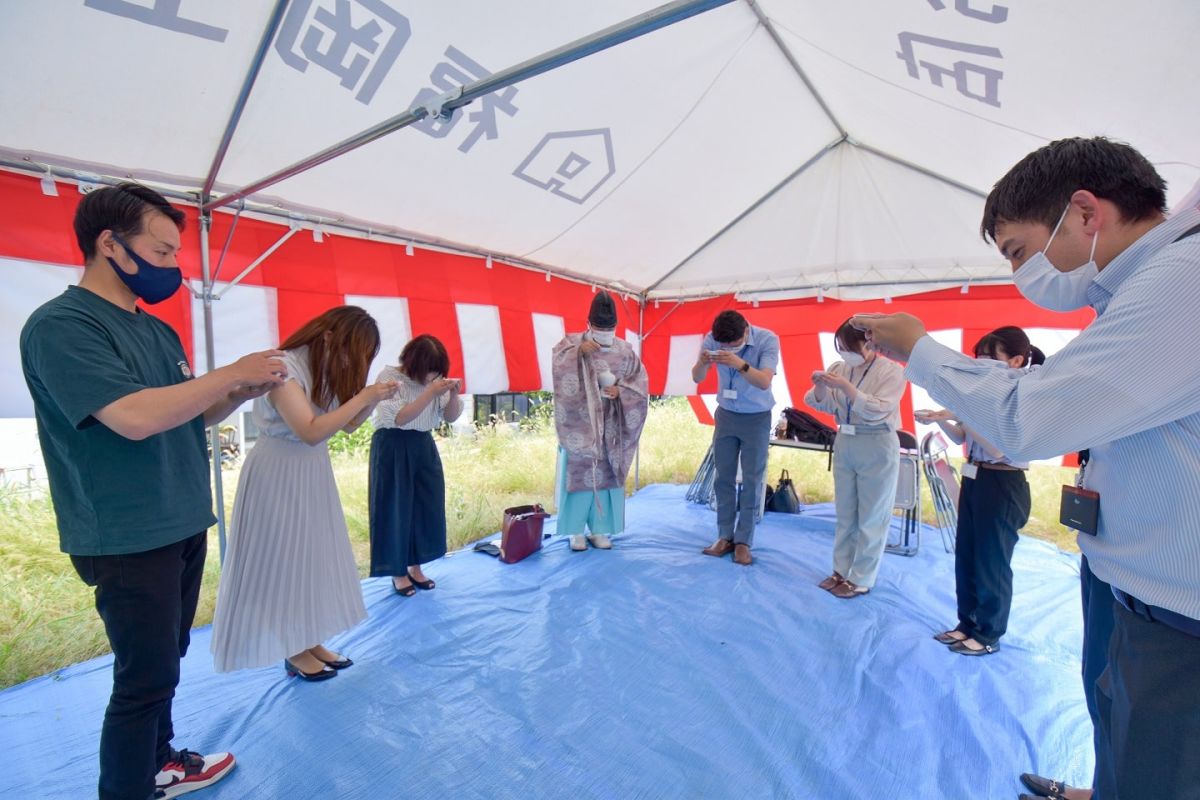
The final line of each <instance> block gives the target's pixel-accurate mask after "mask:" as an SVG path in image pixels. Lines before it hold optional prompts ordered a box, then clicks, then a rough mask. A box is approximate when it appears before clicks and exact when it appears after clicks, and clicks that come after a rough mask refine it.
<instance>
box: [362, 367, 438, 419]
mask: <svg viewBox="0 0 1200 800" xmlns="http://www.w3.org/2000/svg"><path fill="white" fill-rule="evenodd" d="M380 381H396V382H397V383H399V384H400V386H399V389H398V391H397V392H396V396H395V397H393V398H392V399H390V400H384V401H383V402H382V403H380V404H379V405H377V406H375V414H374V415H373V416H372V417H371V422H372V423H373V424H374V425H375V429H376V430H378V429H380V428H399V429H400V430H404V431H431V430H433V429H434V428H436V427H438V426H439V425H441V424H442V421H443V419H444V417H443V413H444V411H445V409H446V405H447V404H448V403H449V402H450V392H446V393H445V394H442V395H438V396H437V397H435V398H433V400H432V401H430V403H429V405H427V406H425V408H423V409H421V413H420V414H417V416H416V417H414V418H413V419H411V420H409V421H408V422H407V423H405V424H404V425H397V424H396V415H397V414H399V413H400V411H401V409H403V408H404V407H405V406H406V405H408V404H409V403H411V402H413V401H414V400H416V399H417V398H418V397H419V396H420V395H421V392H423V391H425V384H423V383H417V382H416V381H414V380H413V379H412V378H410V377H408V376H407V375H405V374H404V373H403V372H401V371H400V368H399V367H384V369H383V371H382V372H380V373H379V377H377V378H376V379H375V382H376V383H379V382H380Z"/></svg>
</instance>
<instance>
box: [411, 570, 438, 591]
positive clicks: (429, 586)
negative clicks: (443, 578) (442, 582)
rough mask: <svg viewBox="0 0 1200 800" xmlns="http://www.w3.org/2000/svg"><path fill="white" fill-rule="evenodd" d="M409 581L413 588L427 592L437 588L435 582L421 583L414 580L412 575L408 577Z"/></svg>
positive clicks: (427, 580) (426, 581)
mask: <svg viewBox="0 0 1200 800" xmlns="http://www.w3.org/2000/svg"><path fill="white" fill-rule="evenodd" d="M408 579H409V580H410V581H412V584H413V586H415V587H417V588H418V589H424V590H425V591H427V592H428V591H429V590H430V589H432V588H433V587H435V586H437V584H436V583H434V582H433V581H431V580H429V579H426V580H423V581H419V580H417V579H416V578H414V577H413V576H412V575H411V574H410V575H409V576H408Z"/></svg>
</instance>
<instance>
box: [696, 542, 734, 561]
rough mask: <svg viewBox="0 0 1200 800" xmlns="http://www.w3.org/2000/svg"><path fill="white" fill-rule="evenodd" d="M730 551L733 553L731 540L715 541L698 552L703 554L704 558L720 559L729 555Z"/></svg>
mask: <svg viewBox="0 0 1200 800" xmlns="http://www.w3.org/2000/svg"><path fill="white" fill-rule="evenodd" d="M732 551H733V540H732V539H717V540H716V541H715V542H713V543H712V544H710V545H709V546H708V547H706V548H704V549H703V550H701V551H700V552H701V553H704V555H706V556H716V557H717V558H720V557H721V556H727V555H729V554H730V553H731V552H732Z"/></svg>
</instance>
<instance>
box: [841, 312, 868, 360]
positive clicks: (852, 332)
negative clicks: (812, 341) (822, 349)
mask: <svg viewBox="0 0 1200 800" xmlns="http://www.w3.org/2000/svg"><path fill="white" fill-rule="evenodd" d="M851 319H854V317H850V319H848V320H846V321H845V322H843V323H842V324H841V325H839V326H838V329H837V332H836V333H834V334H833V343H834V345H835V346H837V347H840V348H841V349H842V350H848V351H850V352H852V353H861V352H862V349H863V346H864V345H865V344H866V343H867V334H866V333H865V332H863V331H860V330H859V329H858V328H856V327H854V326H853V325H851V324H850V320H851Z"/></svg>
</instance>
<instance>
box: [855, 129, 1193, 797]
mask: <svg viewBox="0 0 1200 800" xmlns="http://www.w3.org/2000/svg"><path fill="white" fill-rule="evenodd" d="M1165 209H1166V196H1165V186H1164V183H1163V180H1162V178H1160V177H1159V175H1158V174H1157V172H1156V171H1155V170H1154V167H1153V166H1151V164H1150V163H1149V162H1148V161H1147V160H1146V159H1145V158H1144V157H1143V156H1142V155H1141V154H1140V153H1138V152H1137V151H1136V150H1134V149H1133V148H1131V147H1129V146H1127V145H1123V144H1118V143H1115V142H1111V141H1108V140H1107V139H1103V138H1094V139H1064V140H1061V141H1057V142H1052V143H1051V144H1048V145H1046V146H1045V147H1043V148H1041V149H1039V150H1037V151H1035V152H1033V153H1031V154H1030V155H1028V156H1026V157H1025V158H1024V159H1023V160H1022V161H1021V162H1019V163H1018V164H1017V165H1016V166H1015V167H1013V168H1012V170H1010V171H1009V173H1008V174H1007V175H1005V176H1004V178H1002V179H1001V180H1000V182H999V183H997V184H996V186H995V188H994V189H993V190H992V192H991V194H990V195H989V196H988V199H987V203H986V204H985V207H984V218H983V223H982V232H983V235H984V237H985V238H986V239H991V240H993V241H995V242H996V244H997V245H998V246H999V248H1000V252H1001V254H1002V255H1004V257H1005V258H1006V259H1008V260H1009V262H1011V264H1012V267H1013V271H1014V276H1013V280H1014V283H1016V284H1017V287H1018V288H1019V289H1020V290H1021V292H1022V294H1024V295H1025V297H1026V298H1027V299H1029V300H1032V301H1033V302H1035V303H1037V304H1039V305H1042V306H1044V307H1047V308H1052V309H1054V310H1058V311H1068V310H1071V309H1075V308H1082V307H1083V306H1085V305H1091V306H1092V307H1093V308H1094V309H1095V310H1096V315H1097V317H1096V320H1095V321H1094V322H1093V323H1092V324H1091V325H1090V326H1089V327H1088V328H1087V329H1086V330H1084V331H1083V332H1082V333H1081V334H1080V335H1079V336H1078V337H1077V338H1076V339H1075V340H1073V341H1072V342H1071V343H1070V344H1069V345H1067V346H1066V347H1065V348H1063V350H1061V351H1060V352H1058V353H1057V354H1055V355H1053V356H1051V357H1050V358H1049V359H1047V360H1046V363H1045V365H1044V366H1043V367H1042V368H1041V369H1039V370H1036V371H1034V372H1031V373H1027V374H1019V373H1013V372H1012V371H1010V370H1004V369H994V368H991V367H989V365H988V364H987V363H985V362H980V361H976V360H975V359H971V358H968V357H966V356H965V355H963V354H962V353H958V352H955V351H953V350H950V349H949V348H946V347H943V346H942V345H940V344H938V343H937V342H936V341H934V340H933V339H932V338H930V337H929V336H928V335H926V332H925V328H924V326H923V325H922V324H921V321H920V320H918V319H917V318H915V317H912V316H910V315H906V314H894V315H890V316H864V317H857V318H855V324H856V325H857V326H859V327H861V328H862V329H864V330H866V331H868V335H869V337H870V338H871V339H872V341H874V342H875V344H876V346H877V347H879V348H880V349H881V350H882V351H883V352H885V353H887V354H889V355H892V356H893V357H895V358H898V359H900V360H903V361H907V362H908V367H907V370H906V374H907V377H908V379H909V380H910V381H912V382H913V383H915V384H917V385H919V386H923V387H925V389H926V390H927V391H928V392H929V394H930V396H932V397H933V398H934V399H936V400H937V401H938V402H940V403H942V404H944V405H945V406H946V407H948V408H953V409H955V410H956V411H958V412H959V413H960V415H961V416H962V418H963V419H964V420H966V421H967V422H968V423H969V424H970V425H971V426H972V427H974V428H975V429H977V430H978V431H980V432H981V433H982V434H983V435H984V436H986V437H987V438H988V439H989V440H990V441H992V442H994V443H995V444H996V445H997V446H998V447H1000V448H1001V449H1002V450H1003V451H1004V452H1006V453H1009V454H1011V455H1012V456H1013V457H1015V458H1021V459H1038V458H1047V457H1051V456H1055V455H1059V454H1061V453H1067V452H1072V451H1075V450H1080V449H1082V448H1085V447H1088V448H1090V450H1091V461H1090V463H1089V464H1088V466H1087V469H1086V472H1085V475H1084V479H1083V481H1084V487H1085V488H1087V489H1089V490H1092V491H1094V492H1097V493H1099V495H1100V500H1099V518H1098V524H1097V526H1096V531H1095V533H1094V535H1089V534H1087V533H1081V534H1080V535H1079V547H1080V549H1081V550H1082V551H1083V553H1084V555H1086V556H1087V559H1088V563H1089V565H1090V567H1091V569H1092V570H1093V571H1094V572H1095V573H1096V575H1097V576H1098V577H1099V578H1100V579H1102V580H1104V581H1107V582H1108V583H1109V584H1111V585H1112V588H1113V594H1114V595H1115V597H1116V606H1115V608H1114V613H1115V622H1114V630H1113V634H1112V637H1111V639H1110V641H1109V651H1108V665H1107V667H1106V668H1105V670H1104V672H1103V674H1102V675H1101V676H1100V678H1099V679H1098V680H1097V681H1096V683H1095V686H1094V687H1089V690H1093V691H1094V692H1095V695H1094V699H1095V701H1096V707H1097V710H1098V716H1099V728H1100V735H1099V736H1098V737H1097V742H1098V744H1097V753H1096V760H1097V770H1096V787H1095V788H1096V794H1095V797H1096V798H1098V800H1112V798H1118V797H1119V798H1121V800H1131V799H1136V798H1150V797H1154V798H1165V797H1171V798H1185V797H1187V798H1197V797H1200V358H1196V356H1195V355H1194V354H1193V353H1191V351H1190V347H1189V345H1188V344H1187V337H1188V336H1189V335H1190V332H1191V331H1192V330H1194V327H1195V320H1196V315H1197V309H1200V209H1195V208H1191V209H1188V210H1185V211H1181V212H1179V213H1177V214H1175V215H1174V216H1171V217H1168V216H1167V215H1166V213H1165ZM1084 635H1085V637H1086V636H1087V635H1088V633H1087V631H1086V630H1085V634H1084ZM1085 647H1086V644H1085Z"/></svg>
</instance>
